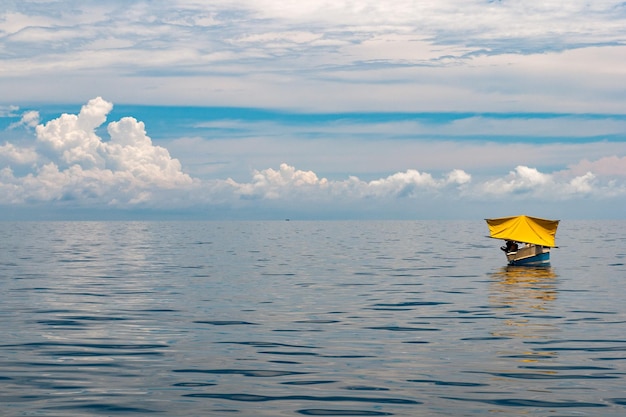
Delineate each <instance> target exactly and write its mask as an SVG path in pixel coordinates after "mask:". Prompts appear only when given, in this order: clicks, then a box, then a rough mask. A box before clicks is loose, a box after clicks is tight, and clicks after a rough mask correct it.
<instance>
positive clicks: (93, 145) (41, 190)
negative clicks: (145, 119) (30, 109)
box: [0, 97, 193, 206]
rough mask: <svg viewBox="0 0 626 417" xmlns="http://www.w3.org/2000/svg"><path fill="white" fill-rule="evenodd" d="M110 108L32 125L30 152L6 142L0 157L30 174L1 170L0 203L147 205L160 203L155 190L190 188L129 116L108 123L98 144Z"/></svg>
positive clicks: (98, 106) (96, 106)
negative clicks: (28, 168)
mask: <svg viewBox="0 0 626 417" xmlns="http://www.w3.org/2000/svg"><path fill="white" fill-rule="evenodd" d="M112 108H113V105H112V103H110V102H107V101H105V100H103V99H102V98H100V97H97V98H95V99H93V100H90V101H89V102H88V103H87V104H85V105H84V106H83V107H82V108H81V110H80V113H79V114H78V115H74V114H63V115H61V116H60V117H58V118H56V119H53V120H50V121H49V122H47V123H46V124H40V125H37V127H36V129H35V132H36V142H35V144H34V146H33V147H29V148H19V147H17V146H15V145H13V144H10V143H7V144H5V145H4V146H2V147H0V156H3V157H4V158H5V159H8V160H10V161H11V162H16V163H19V164H26V163H31V164H33V170H32V171H31V172H29V173H28V174H27V175H25V176H23V177H19V176H15V175H14V173H13V171H12V170H11V169H10V168H9V167H5V168H4V170H3V175H2V182H1V183H0V189H2V190H3V191H5V193H4V198H0V200H2V201H0V202H4V203H15V202H22V203H25V202H32V201H39V202H53V201H74V202H75V203H76V204H77V205H79V206H80V205H89V204H96V205H97V204H104V205H112V206H124V205H136V204H140V203H146V202H150V203H151V204H152V203H153V202H151V201H150V200H156V201H161V202H162V199H163V198H165V199H166V198H167V197H166V196H165V197H159V193H158V191H159V190H171V189H174V188H176V187H178V186H187V185H190V184H192V183H193V180H192V179H191V177H189V176H188V175H187V174H185V173H184V172H183V171H182V168H181V165H180V162H179V161H178V160H176V159H173V158H171V156H170V154H169V152H168V151H167V149H165V148H162V147H159V146H154V145H153V144H152V141H151V139H150V138H149V137H148V136H147V135H146V132H145V129H144V125H143V123H141V122H137V121H136V120H135V119H133V118H131V117H126V118H123V119H121V120H120V121H117V122H111V123H109V125H108V127H107V130H108V133H109V136H110V140H109V141H103V140H102V138H100V137H99V136H98V134H97V133H96V129H97V128H98V127H100V126H101V125H102V124H103V123H104V122H105V121H106V117H107V115H108V113H109V112H110V111H111V110H112ZM27 119H28V120H34V119H35V118H34V117H33V118H27ZM23 120H24V119H23Z"/></svg>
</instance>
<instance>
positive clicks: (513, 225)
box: [485, 215, 559, 266]
mask: <svg viewBox="0 0 626 417" xmlns="http://www.w3.org/2000/svg"><path fill="white" fill-rule="evenodd" d="M485 220H486V221H487V226H489V237H492V238H494V239H502V240H504V241H506V245H505V246H503V247H502V248H501V249H502V250H503V251H504V252H505V253H506V259H507V260H508V261H509V265H525V266H541V265H548V264H549V263H550V248H554V247H556V246H555V244H554V237H555V235H556V229H557V227H558V226H559V221H558V220H546V219H540V218H538V217H530V216H524V215H521V216H513V217H500V218H496V219H485ZM520 244H523V246H520Z"/></svg>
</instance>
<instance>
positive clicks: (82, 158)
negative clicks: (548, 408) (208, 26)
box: [0, 97, 626, 213]
mask: <svg viewBox="0 0 626 417" xmlns="http://www.w3.org/2000/svg"><path fill="white" fill-rule="evenodd" d="M112 109H113V105H112V103H110V102H108V101H106V100H104V99H102V98H100V97H97V98H94V99H92V100H90V101H89V102H88V103H86V104H85V105H84V106H82V108H81V109H80V111H79V112H78V114H62V115H60V116H58V117H57V118H54V119H52V120H49V121H48V122H46V123H44V124H39V125H37V126H36V128H35V130H34V138H33V140H32V141H31V143H24V144H23V145H24V146H18V145H17V144H14V143H10V142H6V143H5V144H4V145H2V146H0V164H2V165H0V205H5V206H6V205H9V206H14V207H29V206H33V205H42V204H43V205H46V206H49V207H51V208H57V209H62V208H68V207H74V208H76V207H79V208H102V207H110V208H123V209H133V208H150V209H154V210H164V209H179V210H209V209H213V208H216V207H221V208H222V209H223V210H228V209H229V208H230V209H241V208H242V207H243V208H245V207H247V208H249V209H252V208H255V209H256V210H257V212H258V213H260V212H262V210H264V209H265V210H276V209H277V208H280V207H290V208H291V209H293V210H296V211H297V210H305V211H306V210H308V211H313V212H314V211H315V208H316V207H317V208H318V209H319V210H322V211H327V212H328V211H330V212H332V210H333V208H337V207H341V209H342V210H345V211H346V212H352V213H358V212H359V211H362V210H366V209H367V207H397V208H398V210H401V209H402V208H403V210H411V208H409V207H410V206H412V205H415V206H416V207H419V206H425V205H427V206H429V207H430V209H431V210H434V211H433V213H437V208H436V207H437V206H436V205H437V204H444V202H447V203H452V204H446V206H447V207H448V208H447V210H451V209H450V208H449V207H452V208H455V207H456V210H462V207H463V205H464V203H476V202H481V203H482V204H486V205H491V204H496V203H497V204H502V203H505V202H517V203H527V202H529V201H533V202H535V203H536V204H539V205H542V204H547V203H554V202H563V201H580V200H589V199H592V200H593V201H606V199H617V200H616V201H618V200H619V201H621V200H620V199H624V198H625V197H626V181H625V179H624V177H625V176H624V175H623V174H624V170H623V168H624V165H625V163H626V158H620V157H615V156H614V157H606V158H600V159H598V160H596V161H593V162H589V161H587V160H583V161H580V162H579V163H577V164H573V165H571V166H570V167H569V168H568V169H566V170H557V171H554V172H545V171H541V170H539V169H537V168H535V167H530V166H528V165H521V164H520V165H517V166H516V167H515V169H514V170H512V171H510V172H508V173H507V174H505V175H504V176H502V177H500V176H498V175H495V176H494V175H489V176H485V175H484V174H481V175H473V174H471V173H470V172H468V171H467V170H464V169H460V168H453V169H451V170H448V171H446V172H444V171H441V170H440V172H439V174H434V173H431V172H426V171H421V170H418V169H416V168H408V169H406V170H402V171H398V172H392V173H390V174H388V175H384V176H380V177H378V178H373V179H369V180H365V179H362V178H359V176H357V175H354V174H351V173H349V172H348V173H346V174H345V176H343V177H342V176H337V177H336V178H334V179H329V178H326V177H324V176H321V175H319V174H318V173H317V172H315V171H314V170H303V169H299V168H297V167H296V166H294V165H291V164H289V163H286V162H283V163H281V164H279V165H278V167H277V168H264V169H252V170H251V171H250V173H249V177H248V178H247V179H243V180H242V179H239V180H234V179H232V178H225V179H215V178H214V179H202V178H199V177H193V176H191V175H189V174H188V173H186V172H185V170H184V167H183V165H182V164H181V162H180V161H179V160H178V159H176V158H173V157H172V156H171V155H170V153H169V151H168V150H167V149H166V148H165V147H162V146H157V145H155V144H154V143H153V142H152V139H151V138H150V137H149V136H148V134H147V132H146V127H145V125H144V123H143V122H141V121H138V120H136V119H135V118H133V117H130V116H125V117H122V118H120V119H119V120H116V121H111V122H109V123H108V124H106V132H107V134H108V138H107V139H106V140H105V139H103V138H102V137H101V136H100V134H101V132H103V131H104V129H103V126H104V125H105V123H106V121H107V117H108V115H109V114H110V113H111V111H112ZM34 119H35V118H34V117H33V119H32V120H34ZM37 119H38V118H37ZM29 120H30V119H29ZM31 133H33V132H32V131H31ZM211 143H212V142H211V141H208V142H207V145H206V146H209V147H210V146H211ZM193 144H194V146H198V145H199V143H198V142H197V141H196V142H193ZM370 145H371V144H370ZM259 146H261V147H262V144H261V145H259V143H257V144H254V143H253V142H246V147H249V148H250V149H247V150H244V151H242V152H250V153H252V154H254V153H256V152H255V149H257V148H258V147H259ZM385 146H389V144H388V143H387V144H386V145H385ZM239 147H241V144H239ZM255 147H256V148H255ZM363 149H367V148H365V147H363V148H362V149H361V150H363ZM375 151H376V148H374V147H372V148H371V149H368V150H367V152H368V154H369V155H370V156H371V155H373V154H374V153H375ZM396 153H397V150H396ZM335 163H336V164H341V163H342V158H337V159H336V160H335ZM374 163H375V162H374ZM437 202H439V203H437Z"/></svg>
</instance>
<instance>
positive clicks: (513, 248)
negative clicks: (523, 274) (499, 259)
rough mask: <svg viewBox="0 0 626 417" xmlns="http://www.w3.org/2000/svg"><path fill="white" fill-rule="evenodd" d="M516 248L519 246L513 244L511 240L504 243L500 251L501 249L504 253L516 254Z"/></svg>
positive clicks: (515, 243)
mask: <svg viewBox="0 0 626 417" xmlns="http://www.w3.org/2000/svg"><path fill="white" fill-rule="evenodd" d="M518 248H519V246H518V244H517V242H514V241H512V240H507V241H506V245H505V246H502V247H500V249H502V250H503V251H505V252H506V253H511V252H517V249H518Z"/></svg>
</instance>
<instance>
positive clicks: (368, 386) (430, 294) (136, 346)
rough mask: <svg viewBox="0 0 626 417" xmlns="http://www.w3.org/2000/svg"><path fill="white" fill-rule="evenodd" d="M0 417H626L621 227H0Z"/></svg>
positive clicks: (625, 251) (625, 248)
mask: <svg viewBox="0 0 626 417" xmlns="http://www.w3.org/2000/svg"><path fill="white" fill-rule="evenodd" d="M0 234H1V236H2V239H1V240H0V319H1V320H2V333H1V335H2V337H1V340H0V415H2V416H87V415H108V416H115V415H125V416H126V415H129V416H132V415H148V414H150V415H152V414H160V415H164V416H209V415H210V416H298V415H307V416H417V415H420V416H421V415H423V416H437V415H439V416H452V415H454V416H483V415H486V414H493V415H506V416H517V415H520V416H522V415H523V416H529V415H531V416H623V415H626V302H625V300H626V298H625V291H624V285H625V284H626V266H625V263H626V238H625V236H626V221H616V222H609V221H563V222H562V223H561V226H560V228H559V231H558V234H557V242H558V243H559V245H560V248H558V249H555V250H553V252H552V266H551V267H550V268H544V269H520V268H507V267H505V259H504V255H503V254H502V252H501V251H500V250H499V249H498V247H499V246H500V242H499V241H495V240H492V239H488V238H486V237H485V235H486V234H487V229H486V225H485V224H484V222H483V221H465V222H438V221H424V222H420V221H416V222H410V221H406V222H404V221H398V222H395V221H383V222H375V221H367V222H358V221H354V222H300V221H291V222H287V221H275V222H200V223H199V222H70V223H65V222H43V223H36V222H17V223H12V222H1V223H0Z"/></svg>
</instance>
